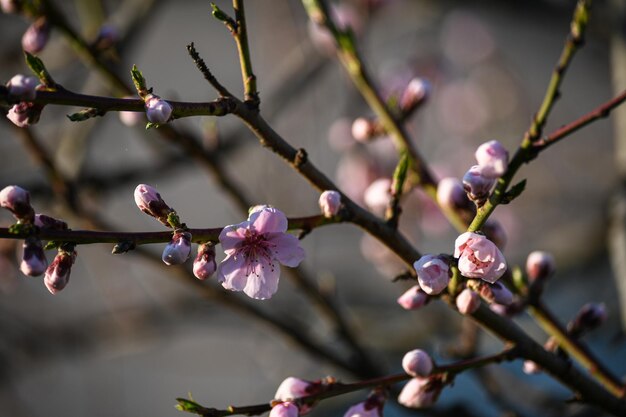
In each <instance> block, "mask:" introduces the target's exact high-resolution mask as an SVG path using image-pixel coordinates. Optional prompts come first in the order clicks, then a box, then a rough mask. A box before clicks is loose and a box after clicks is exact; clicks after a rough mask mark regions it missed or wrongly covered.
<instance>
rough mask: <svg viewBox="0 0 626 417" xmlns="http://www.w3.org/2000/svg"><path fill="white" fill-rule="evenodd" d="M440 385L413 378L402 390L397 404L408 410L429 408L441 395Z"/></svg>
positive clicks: (424, 379) (429, 380)
mask: <svg viewBox="0 0 626 417" xmlns="http://www.w3.org/2000/svg"><path fill="white" fill-rule="evenodd" d="M442 388H443V387H442V385H441V383H440V382H438V381H434V380H431V379H430V378H413V379H411V380H410V381H409V382H407V384H406V385H405V386H404V387H403V388H402V391H400V395H399V396H398V402H399V403H400V404H402V405H403V406H405V407H409V408H425V407H430V406H432V405H433V404H435V402H437V398H438V397H439V394H440V393H441V389H442Z"/></svg>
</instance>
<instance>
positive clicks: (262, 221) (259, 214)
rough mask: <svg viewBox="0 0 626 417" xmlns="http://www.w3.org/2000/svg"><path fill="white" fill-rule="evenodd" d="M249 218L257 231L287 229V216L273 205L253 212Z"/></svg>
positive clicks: (276, 231)
mask: <svg viewBox="0 0 626 417" xmlns="http://www.w3.org/2000/svg"><path fill="white" fill-rule="evenodd" d="M248 220H249V221H250V223H251V224H252V227H253V228H254V230H256V231H257V233H285V232H286V231H287V225H288V223H287V216H285V214H284V213H283V212H282V211H280V210H276V209H275V208H273V207H264V208H262V209H261V210H258V211H254V212H252V213H251V214H250V216H249V217H248Z"/></svg>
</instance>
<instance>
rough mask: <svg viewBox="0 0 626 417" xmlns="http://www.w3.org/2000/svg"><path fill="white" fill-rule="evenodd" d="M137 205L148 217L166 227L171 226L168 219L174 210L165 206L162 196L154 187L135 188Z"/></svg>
mask: <svg viewBox="0 0 626 417" xmlns="http://www.w3.org/2000/svg"><path fill="white" fill-rule="evenodd" d="M135 204H137V207H139V209H140V210H141V211H143V212H144V213H146V214H147V215H149V216H152V217H154V218H155V219H157V220H158V221H160V222H161V223H163V224H164V225H165V226H168V227H169V226H170V224H169V223H168V221H167V217H168V215H169V214H170V213H171V212H172V211H173V210H172V209H171V208H170V206H168V205H167V204H165V201H163V199H162V198H161V194H159V192H158V191H157V190H156V189H155V188H154V187H151V186H149V185H147V184H139V185H138V186H137V187H136V188H135Z"/></svg>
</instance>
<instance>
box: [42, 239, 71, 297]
mask: <svg viewBox="0 0 626 417" xmlns="http://www.w3.org/2000/svg"><path fill="white" fill-rule="evenodd" d="M75 260H76V251H72V252H67V251H64V250H59V253H58V254H57V256H55V257H54V260H53V261H52V263H51V264H50V266H49V267H48V269H46V275H45V276H44V279H43V282H44V284H45V285H46V288H48V291H50V293H52V294H53V295H54V294H56V293H57V292H59V291H61V290H62V289H63V288H65V286H66V285H67V283H68V281H69V280H70V272H72V265H73V264H74V261H75Z"/></svg>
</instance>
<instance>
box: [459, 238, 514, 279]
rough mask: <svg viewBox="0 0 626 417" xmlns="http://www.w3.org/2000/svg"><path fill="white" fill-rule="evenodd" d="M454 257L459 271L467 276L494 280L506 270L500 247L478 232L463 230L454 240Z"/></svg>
mask: <svg viewBox="0 0 626 417" xmlns="http://www.w3.org/2000/svg"><path fill="white" fill-rule="evenodd" d="M454 257H455V258H458V259H459V271H460V272H461V274H462V275H463V276H465V277H467V278H480V279H482V280H484V281H487V282H489V283H492V284H493V283H494V282H496V281H497V280H498V279H499V278H500V277H501V276H502V275H503V274H504V272H506V268H507V266H506V260H505V259H504V255H502V252H500V249H498V247H497V246H496V245H495V244H494V243H493V242H492V241H490V240H489V239H487V238H486V237H485V236H483V235H479V234H478V233H472V232H465V233H463V234H462V235H460V236H459V237H458V238H456V241H455V242H454Z"/></svg>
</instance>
